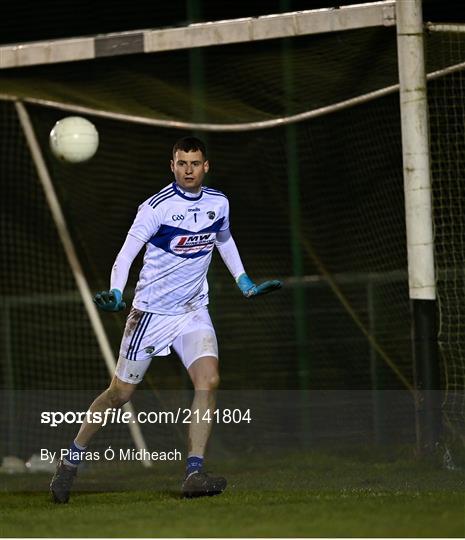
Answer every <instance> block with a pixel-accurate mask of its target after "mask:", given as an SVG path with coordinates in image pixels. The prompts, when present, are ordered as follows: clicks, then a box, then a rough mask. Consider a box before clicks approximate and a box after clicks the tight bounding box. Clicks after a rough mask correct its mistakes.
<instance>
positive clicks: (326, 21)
mask: <svg viewBox="0 0 465 540" xmlns="http://www.w3.org/2000/svg"><path fill="white" fill-rule="evenodd" d="M395 23H396V19H395V0H384V1H381V2H370V3H367V4H355V5H351V6H343V7H340V8H325V9H312V10H305V11H294V12H289V13H281V14H275V15H264V16H261V17H247V18H243V19H230V20H224V21H214V22H204V23H196V24H190V25H188V26H184V27H180V28H166V29H157V30H154V29H148V30H135V31H131V32H118V33H110V34H100V35H97V36H90V37H75V38H71V39H58V40H48V41H37V42H31V43H19V44H18V43H16V44H11V45H4V46H2V47H0V69H6V68H15V67H23V66H33V65H40V64H54V63H58V62H75V61H80V60H92V59H96V58H102V57H107V56H119V55H127V54H142V53H156V52H161V51H172V50H178V49H186V48H194V47H209V46H213V45H226V44H232V43H244V42H250V41H261V40H265V39H277V38H285V37H295V36H304V35H310V34H321V33H325V32H336V31H343V30H354V29H356V28H368V27H373V26H393V25H395Z"/></svg>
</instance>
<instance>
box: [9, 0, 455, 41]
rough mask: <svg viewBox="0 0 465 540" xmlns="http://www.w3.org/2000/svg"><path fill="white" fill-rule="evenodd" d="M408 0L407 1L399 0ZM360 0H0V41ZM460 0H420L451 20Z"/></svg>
mask: <svg viewBox="0 0 465 540" xmlns="http://www.w3.org/2000/svg"><path fill="white" fill-rule="evenodd" d="M403 1H408V0H403ZM361 3H367V1H366V0H332V1H331V0H266V1H263V0H262V1H260V0H251V1H247V2H245V1H237V0H222V1H218V0H198V1H192V0H191V1H189V0H172V1H170V2H160V1H158V2H157V1H152V2H148V1H147V0H144V1H141V0H136V1H132V2H128V1H127V0H113V1H111V2H110V1H107V0H106V1H99V2H95V1H94V0H67V1H66V2H63V1H62V0H45V1H40V2H31V1H26V2H8V3H6V2H2V10H1V16H0V41H1V43H15V42H26V41H35V40H43V39H51V38H65V37H72V36H83V35H94V34H102V33H108V32H121V31H127V30H137V29H143V28H160V27H165V26H176V25H179V26H183V25H185V24H187V23H189V22H192V21H197V22H198V21H214V20H220V19H230V18H231V19H232V18H238V17H256V16H260V15H268V14H272V13H280V12H286V11H299V10H305V9H319V8H324V7H337V6H345V5H350V4H361ZM464 11H465V7H464V4H463V2H462V1H461V0H449V1H444V0H425V1H424V2H423V13H424V19H425V20H426V21H441V22H452V21H460V19H461V18H462V19H463V13H464Z"/></svg>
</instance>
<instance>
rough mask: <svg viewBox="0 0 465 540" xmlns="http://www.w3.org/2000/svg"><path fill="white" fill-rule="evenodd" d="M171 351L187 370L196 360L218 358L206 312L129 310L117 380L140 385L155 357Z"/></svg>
mask: <svg viewBox="0 0 465 540" xmlns="http://www.w3.org/2000/svg"><path fill="white" fill-rule="evenodd" d="M171 347H173V348H174V350H175V351H176V353H177V354H178V356H179V357H180V358H181V361H182V363H183V364H184V366H185V368H186V369H188V368H189V367H190V366H191V365H192V364H193V363H194V362H195V360H197V358H200V357H202V356H214V357H215V358H218V343H217V341H216V334H215V329H214V328H213V324H212V321H211V319H210V315H209V313H208V309H207V308H206V307H202V308H200V309H197V310H195V311H190V312H189V313H183V314H182V315H160V314H158V313H149V312H147V311H140V310H138V309H136V308H134V307H133V308H131V311H130V313H129V315H128V318H127V320H126V327H125V329H124V334H123V339H122V340H121V347H120V351H119V358H118V364H117V365H116V376H117V377H118V379H120V380H121V381H123V382H128V383H132V384H137V383H139V382H141V381H142V379H143V378H144V374H145V372H146V371H147V369H148V368H149V366H150V363H151V361H152V358H153V357H154V356H166V355H168V354H170V352H171Z"/></svg>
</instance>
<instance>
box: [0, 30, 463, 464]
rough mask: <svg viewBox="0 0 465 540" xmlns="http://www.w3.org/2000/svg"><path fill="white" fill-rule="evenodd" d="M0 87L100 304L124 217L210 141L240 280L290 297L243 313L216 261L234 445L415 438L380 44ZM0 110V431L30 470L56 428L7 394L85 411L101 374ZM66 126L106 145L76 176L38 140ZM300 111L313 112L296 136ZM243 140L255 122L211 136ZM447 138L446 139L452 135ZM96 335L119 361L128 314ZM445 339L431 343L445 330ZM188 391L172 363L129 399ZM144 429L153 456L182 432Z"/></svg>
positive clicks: (56, 74)
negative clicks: (251, 414) (22, 111)
mask: <svg viewBox="0 0 465 540" xmlns="http://www.w3.org/2000/svg"><path fill="white" fill-rule="evenodd" d="M429 53H430V54H429V56H428V58H429V63H430V65H429V66H428V70H437V69H441V68H443V67H446V66H448V65H449V63H450V61H451V59H450V58H446V57H443V56H442V53H441V52H438V51H437V49H436V46H434V47H431V49H430V50H429ZM374 57H376V62H373V58H374ZM190 68H192V69H194V70H198V73H197V75H199V76H198V77H196V78H195V80H196V81H197V82H195V81H194V80H191V81H189V77H188V76H184V75H185V74H188V73H189V69H190ZM180 74H181V75H180ZM454 77H457V75H455V76H454ZM0 81H1V84H2V88H3V89H4V92H5V93H7V94H8V95H10V96H11V95H14V96H19V97H20V98H22V99H23V100H24V102H25V103H26V106H27V110H28V113H29V115H30V117H31V119H32V122H33V127H34V131H35V134H36V137H37V139H38V141H39V143H40V145H41V149H42V153H43V156H44V158H45V161H46V164H47V167H48V170H49V172H50V174H51V177H52V180H53V184H54V188H55V190H56V192H57V195H58V198H59V201H60V204H61V207H62V209H63V212H64V215H65V218H66V221H67V224H68V228H69V230H70V233H71V237H72V239H73V242H74V245H75V247H76V250H77V253H78V256H79V259H80V262H81V265H82V267H83V269H84V273H85V277H86V280H87V281H88V283H89V286H90V288H91V289H92V290H93V291H96V290H101V289H105V288H107V287H108V280H109V273H110V270H111V266H112V263H113V260H114V258H115V255H116V254H117V252H118V250H119V248H120V246H121V244H122V242H123V240H124V237H125V234H126V232H127V230H128V227H129V226H130V224H131V222H132V220H133V218H134V214H135V211H136V209H137V206H138V205H139V204H140V202H141V201H143V200H145V199H146V198H148V197H149V196H150V195H151V194H153V193H155V192H157V191H158V190H159V189H161V188H162V187H163V186H165V185H166V184H167V183H168V182H169V181H170V180H171V175H170V171H169V159H170V153H171V147H172V144H173V142H174V141H175V140H177V139H178V138H180V137H181V136H184V135H186V134H188V133H195V134H197V135H199V136H200V137H202V138H203V139H204V140H205V142H206V143H207V147H208V151H209V159H210V161H211V172H210V174H209V175H208V178H207V183H208V184H209V185H210V186H212V187H214V188H217V189H220V190H221V191H224V192H225V193H226V194H227V195H228V197H229V200H230V205H231V225H232V232H233V234H234V237H235V239H236V242H237V244H238V247H239V250H240V252H241V255H242V258H243V260H244V263H245V266H246V269H247V272H248V273H249V275H251V276H252V277H253V278H254V279H256V280H257V281H260V280H264V279H270V278H280V279H282V280H283V281H284V285H285V286H284V289H283V290H282V291H280V292H279V293H276V294H274V295H270V296H267V297H264V298H263V299H259V300H258V301H256V302H248V301H245V300H244V299H242V297H241V295H240V294H239V292H238V290H237V289H236V287H235V285H234V283H233V281H232V278H231V276H229V275H228V272H227V270H226V269H225V267H224V266H223V264H222V263H221V261H220V259H219V257H217V256H216V255H215V257H214V261H213V265H212V269H211V271H210V274H209V284H210V292H211V314H212V318H213V321H214V324H215V328H216V331H217V334H218V340H219V344H220V355H221V373H222V388H223V390H224V391H225V394H223V395H224V396H226V397H224V398H221V396H220V402H221V400H222V399H223V403H227V402H228V399H229V400H230V401H231V402H233V401H234V399H237V400H239V401H240V399H245V398H239V397H238V392H243V394H242V395H243V396H244V395H248V396H253V398H250V401H251V402H253V410H254V411H255V415H256V423H255V424H254V427H253V430H252V431H251V430H250V429H249V430H248V431H246V432H244V433H246V435H244V436H246V437H248V439H247V440H248V441H253V444H255V445H256V446H257V447H259V446H260V445H266V444H268V443H270V442H271V443H272V444H274V445H276V446H279V444H283V445H286V444H287V445H289V444H290V445H294V446H295V447H297V446H298V444H300V443H306V442H307V441H308V439H309V438H310V439H312V440H333V439H335V438H336V439H344V440H356V441H358V442H359V441H372V440H373V439H375V440H377V441H378V442H381V441H386V440H390V441H393V442H394V441H396V440H398V441H404V442H405V441H411V440H414V417H413V400H412V396H411V390H412V384H413V383H412V380H413V375H412V358H411V341H410V314H409V301H408V283H407V271H406V266H407V263H406V248H405V221H404V200H403V179H402V152H401V137H400V115H399V97H398V93H397V92H396V91H395V87H394V85H395V84H396V81H397V65H396V36H395V29H394V28H382V27H381V28H369V29H359V30H353V31H345V32H332V33H328V34H322V35H316V36H311V37H309V36H306V37H298V38H292V39H289V38H288V39H275V40H271V41H264V42H252V43H244V44H237V45H221V46H213V47H208V48H205V49H196V50H194V51H189V50H182V51H181V50H180V51H173V52H166V53H160V54H146V55H137V56H132V57H130V62H128V59H127V58H124V57H123V58H122V59H121V58H110V59H108V58H107V59H99V60H93V61H91V62H80V63H73V64H58V65H54V66H40V67H35V68H31V69H29V70H25V71H21V72H20V73H19V72H17V71H15V70H11V71H8V70H5V71H3V72H2V73H0ZM434 84H437V85H439V86H440V84H441V83H440V82H439V81H438V82H437V83H434ZM457 84H458V83H457ZM194 87H195V88H194ZM448 88H450V87H449V86H448ZM457 88H459V86H457ZM448 91H449V90H448ZM458 91H459V90H457V91H456V92H457V93H456V94H454V98H453V99H454V100H455V99H456V96H458ZM373 92H378V93H376V94H371V93H373ZM364 96H365V97H364ZM438 96H439V97H438V98H437V99H438V100H440V99H442V98H441V96H440V94H439V95H438ZM45 101H48V102H50V101H53V102H58V101H59V102H61V103H62V105H61V106H60V108H58V107H50V106H47V104H46V103H45ZM437 103H439V101H437ZM49 104H50V103H49ZM49 104H48V105H49ZM76 106H80V107H85V108H86V109H76ZM0 110H1V114H2V123H1V126H2V127H1V135H0V140H1V146H0V151H1V167H2V169H3V170H2V193H3V196H2V203H1V204H2V205H3V208H2V221H1V226H2V238H4V239H5V241H4V242H3V243H2V252H1V259H0V260H1V261H2V262H1V263H0V268H1V272H2V278H3V279H2V280H1V285H0V287H2V290H1V295H2V297H4V298H5V303H4V305H5V306H8V307H7V308H5V309H4V311H3V318H2V332H3V335H4V336H5V341H4V343H5V351H6V353H7V354H6V356H5V357H6V358H7V361H6V362H5V363H4V369H3V370H2V374H1V377H2V378H1V388H2V389H5V390H6V392H3V393H2V396H4V399H5V407H6V409H5V410H7V411H9V414H8V415H5V416H4V417H3V421H2V422H3V423H2V431H4V432H7V431H8V430H9V432H10V433H13V432H14V434H15V440H16V443H15V445H16V447H17V448H16V449H15V452H17V453H18V452H19V453H20V454H24V455H25V454H27V453H30V452H31V450H34V449H35V448H40V442H38V441H39V440H40V438H41V437H42V440H43V439H44V438H45V437H49V434H50V429H48V430H46V431H43V430H40V429H39V427H37V426H36V425H35V424H34V428H31V426H30V425H28V424H27V423H24V427H21V425H20V424H19V422H18V418H19V416H18V415H19V411H18V407H20V406H22V407H24V408H25V409H28V408H29V407H30V403H29V404H28V403H26V402H25V401H24V400H23V401H22V402H21V403H20V404H19V405H18V400H17V398H16V397H15V396H17V395H18V392H21V391H23V390H27V391H28V392H29V391H39V393H40V392H42V391H43V390H44V389H45V390H46V389H50V390H53V391H54V392H59V395H60V396H63V400H64V402H65V403H66V407H67V408H68V409H69V408H71V409H73V410H84V409H85V408H86V407H87V405H88V402H89V398H90V399H91V398H93V397H94V394H95V393H96V392H97V391H100V390H101V389H103V388H104V387H105V385H106V384H107V383H108V380H109V376H108V373H107V370H106V368H105V366H104V363H103V361H102V359H101V355H100V352H99V350H98V346H97V343H96V338H95V335H94V332H93V329H92V326H91V324H90V322H89V320H88V317H87V314H86V312H85V310H84V308H83V305H82V298H80V295H79V293H78V291H77V288H76V285H75V283H74V280H73V276H72V274H71V272H70V269H69V266H68V263H67V260H66V257H65V255H64V252H63V248H62V246H61V243H60V241H59V238H58V235H57V232H56V228H55V226H54V223H53V220H52V218H51V215H50V212H49V209H48V205H47V203H46V200H45V198H44V195H43V192H42V190H41V187H40V184H39V182H38V178H37V174H36V172H35V168H34V163H33V160H32V158H31V155H30V153H29V150H28V148H27V145H26V142H25V138H24V134H23V133H22V130H21V128H20V124H19V121H18V118H17V115H16V111H15V108H14V106H13V103H12V102H11V101H9V100H7V99H5V100H3V101H2V102H1V108H0ZM437 110H438V111H439V112H440V108H437ZM85 111H86V112H85ZM458 111H459V108H458V106H457V108H454V109H452V111H451V112H450V113H449V114H450V115H453V114H459V113H458ZM76 112H78V113H79V114H85V115H86V116H87V117H88V118H89V119H90V120H91V121H93V122H94V123H95V125H96V127H97V129H98V130H99V133H100V140H101V146H100V148H99V151H98V153H97V155H96V156H95V158H93V159H92V160H91V161H90V162H89V163H86V164H82V165H77V166H76V165H74V166H73V165H69V164H66V163H61V162H58V161H57V160H55V159H54V158H53V156H52V155H51V153H50V150H49V149H48V134H49V131H50V129H51V127H52V126H53V124H54V123H55V122H56V120H58V119H59V118H62V117H63V116H66V115H68V114H76ZM439 112H438V114H437V118H438V120H437V123H438V124H437V125H441V126H442V122H443V121H444V120H443V119H442V116H440V115H439ZM300 113H310V114H308V115H306V116H305V115H304V117H303V118H302V117H300V118H298V120H299V121H297V119H294V120H292V116H293V115H298V114H300ZM449 117H450V118H451V119H453V118H456V117H454V116H449ZM193 119H195V122H193ZM282 119H284V121H282ZM289 119H290V121H289ZM263 121H266V122H269V123H268V124H267V127H266V128H265V129H257V125H256V124H253V123H254V122H263ZM173 122H183V123H184V124H183V125H182V126H181V127H180V126H179V124H173ZM238 123H240V124H249V125H248V126H247V125H243V126H242V127H241V128H240V130H237V131H227V130H226V129H225V127H224V125H225V124H238ZM199 124H201V125H199ZM450 125H451V126H452V125H453V126H456V124H455V123H454V124H453V123H452V120H451V124H450ZM259 127H260V128H261V127H263V126H259ZM451 129H452V128H451ZM449 140H450V139H448V141H449ZM442 144H444V142H443V143H442ZM441 152H444V155H445V156H447V157H448V159H450V167H449V166H447V168H446V161H445V160H444V159H442V158H441V159H440V160H436V161H435V163H436V162H438V161H439V162H440V163H441V165H440V166H438V165H435V167H436V170H439V168H441V167H442V169H441V171H444V170H447V171H448V172H447V173H446V174H444V173H443V172H441V178H443V181H442V182H443V184H444V182H445V181H446V180H447V179H450V180H451V181H456V180H453V179H454V178H456V177H455V176H454V172H453V171H454V170H455V169H454V166H453V163H454V158H453V156H452V154H450V153H448V152H450V150H449V149H448V150H447V152H446V151H444V150H441ZM441 155H443V154H441ZM457 179H458V176H457ZM447 189H448V188H447V186H445V184H444V190H445V191H446V192H447ZM457 189H458V188H457ZM447 196H448V195H442V198H443V200H445V197H447ZM439 200H440V199H439ZM442 206H444V209H445V208H446V207H447V204H446V203H444V205H442ZM454 208H456V209H457V213H458V208H457V206H454ZM447 223H448V222H447ZM448 226H449V225H448ZM448 230H449V229H448ZM439 238H440V237H439ZM446 238H450V235H449V233H448V232H447V233H446V232H445V233H444V240H443V241H444V242H445V241H446V240H445V239H446ZM457 242H458V240H457ZM438 244H439V247H438V250H439V251H440V250H441V249H443V248H441V247H440V246H441V243H440V242H439V243H438ZM457 250H459V244H457ZM445 251H448V250H447V248H444V252H445ZM458 256H459V255H457V257H458ZM460 256H461V255H460ZM454 260H455V262H456V263H457V264H455V263H454V268H455V269H456V272H457V275H458V272H459V266H460V264H459V259H454ZM440 264H441V263H440ZM444 264H445V263H444ZM451 266H452V264H451V263H450V262H447V268H448V272H446V274H443V275H450V273H449V270H450V269H451ZM139 268H140V260H137V261H136V262H135V264H134V265H133V269H132V272H131V276H130V280H129V283H128V286H127V289H126V293H125V296H127V300H128V301H129V302H130V301H131V299H132V297H131V294H132V291H133V289H134V285H135V282H136V279H137V273H138V269H139ZM457 279H459V278H457ZM456 283H457V284H458V283H459V281H456ZM457 287H459V285H457ZM454 290H458V288H457V289H454ZM441 294H442V293H441ZM453 294H455V293H453V292H452V289H451V292H450V293H448V292H446V293H445V294H444V295H443V296H442V299H441V306H442V308H441V314H443V313H446V311H445V310H447V309H448V308H445V307H444V306H445V305H446V304H447V305H448V304H449V298H451V295H453ZM458 299H459V296H457V295H456V296H455V297H454V302H455V303H456V304H454V305H458V304H459V302H458ZM451 310H452V311H454V310H455V311H454V313H457V308H451ZM452 311H451V316H450V317H451V328H455V326H454V325H456V324H457V318H455V319H454V318H453V317H454V316H455V315H452ZM102 321H103V323H104V325H105V330H106V333H107V336H108V339H109V340H110V343H111V345H112V348H113V349H114V351H115V354H116V352H117V350H118V346H119V340H120V338H121V334H122V330H123V327H124V315H123V314H118V315H113V314H111V315H108V316H106V317H102ZM441 328H442V334H441V335H442V336H444V335H445V334H444V328H445V326H444V323H442V327H441ZM443 341H444V340H443ZM446 341H447V340H446ZM444 350H445V349H444V348H443V351H444ZM456 354H457V358H459V356H460V353H459V351H458V350H457V352H456ZM452 364H453V365H454V366H458V365H459V360H458V359H457V361H456V362H455V363H452ZM452 364H451V362H450V361H446V360H444V366H445V368H444V369H445V370H446V371H447V372H448V374H449V375H448V377H449V379H448V381H449V382H448V384H449V385H450V384H453V385H456V386H455V387H454V388H458V387H459V386H460V385H462V386H463V370H462V372H461V374H459V372H457V373H458V375H457V376H455V375H454V376H453V377H454V378H453V379H451V377H452V371H451V370H452V369H456V368H455V367H454V368H452V367H451V366H452ZM460 365H461V364H460ZM451 380H453V381H455V382H453V383H451V382H450V381H451ZM188 386H189V385H188V381H187V377H186V376H185V374H183V370H182V369H181V365H180V363H179V362H178V361H177V360H176V358H175V357H174V356H170V357H166V358H164V357H161V358H159V359H156V360H154V362H153V366H152V368H151V370H150V372H149V373H148V375H147V377H146V379H145V381H144V382H143V384H142V389H146V390H147V391H149V390H150V391H152V390H154V389H155V390H156V395H158V398H159V399H158V402H157V403H158V404H160V403H162V404H163V403H170V404H171V403H172V402H173V400H172V397H171V396H170V395H166V396H163V395H162V393H163V392H162V391H165V390H173V391H177V390H179V389H185V388H188ZM450 388H452V387H450ZM309 391H311V392H309ZM227 392H230V393H231V394H230V397H227ZM150 394H151V395H152V392H151V393H150ZM25 395H26V394H25ZM27 395H29V394H27ZM31 395H33V394H31ZM54 395H56V394H54ZM234 396H236V397H234ZM39 397H40V399H42V400H43V399H45V398H46V396H45V397H44V396H43V395H41V396H39ZM39 397H38V399H39ZM136 399H137V398H136ZM143 399H147V400H148V401H149V402H150V399H151V398H143ZM173 399H174V398H173ZM448 403H449V405H450V406H449V405H448V408H449V410H452V409H453V410H455V411H457V410H458V408H457V407H459V405H458V404H457V403H456V400H455V401H454V403H452V402H451V401H450V399H449V401H448ZM40 407H42V409H43V408H44V404H43V402H41V404H40ZM303 426H305V427H303ZM70 429H71V428H70ZM115 429H116V428H115ZM117 429H118V430H119V431H118V432H117V433H116V435H115V433H114V432H111V431H110V430H107V429H106V430H104V431H102V432H100V434H99V436H98V441H97V442H96V444H100V445H101V446H102V447H104V446H105V445H108V444H109V442H110V441H111V444H112V445H113V444H121V445H124V444H126V443H127V440H128V438H129V434H128V433H127V431H126V430H125V429H124V428H121V427H120V426H118V428H117ZM215 429H217V428H216V427H215ZM34 430H36V431H37V433H35V431H34ZM143 431H144V435H145V436H146V438H147V442H148V445H149V446H154V445H156V446H157V447H159V446H160V444H161V443H160V440H162V439H163V440H164V442H165V444H166V445H167V446H169V444H171V442H172V440H174V439H176V437H178V435H179V434H174V435H173V434H172V433H171V432H170V431H169V430H164V431H163V430H160V429H159V428H153V426H150V429H145V428H144V429H143ZM218 432H219V433H220V434H221V437H222V438H221V437H219V438H218V439H219V440H222V441H224V442H225V446H228V447H234V445H235V444H240V441H242V440H243V438H242V437H241V436H239V437H238V436H237V431H228V430H227V429H226V428H225V427H224V426H220V427H218ZM38 434H39V435H38ZM68 434H69V438H70V437H72V436H73V433H72V432H71V431H69V433H67V434H66V436H68ZM63 438H64V435H63V432H62V431H60V432H59V434H57V435H56V439H55V444H57V445H63ZM9 440H11V439H9ZM176 440H177V439H176ZM115 441H116V442H115ZM226 443H227V444H226ZM2 444H3V447H2V452H3V453H4V454H5V453H6V452H7V449H6V447H5V446H6V444H5V442H3V443H2ZM47 444H48V445H49V446H50V441H49V440H48V441H47ZM214 444H215V443H214ZM218 444H219V443H218ZM250 444H252V443H250ZM10 451H13V450H10Z"/></svg>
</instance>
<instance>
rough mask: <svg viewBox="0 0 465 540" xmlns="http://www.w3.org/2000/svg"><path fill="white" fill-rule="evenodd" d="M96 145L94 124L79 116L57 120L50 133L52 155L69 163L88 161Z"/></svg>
mask: <svg viewBox="0 0 465 540" xmlns="http://www.w3.org/2000/svg"><path fill="white" fill-rule="evenodd" d="M98 143H99V136H98V131H97V130H96V129H95V126H94V124H92V122H89V120H86V119H85V118H82V117H81V116H67V117H66V118H62V119H61V120H58V122H57V123H56V124H55V125H54V126H53V129H52V131H51V132H50V148H51V149H52V152H53V154H54V155H55V156H56V157H57V158H58V159H62V160H64V161H69V162H70V163H81V162H82V161H87V160H88V159H90V158H91V157H92V156H93V155H94V154H95V152H96V151H97V148H98Z"/></svg>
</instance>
